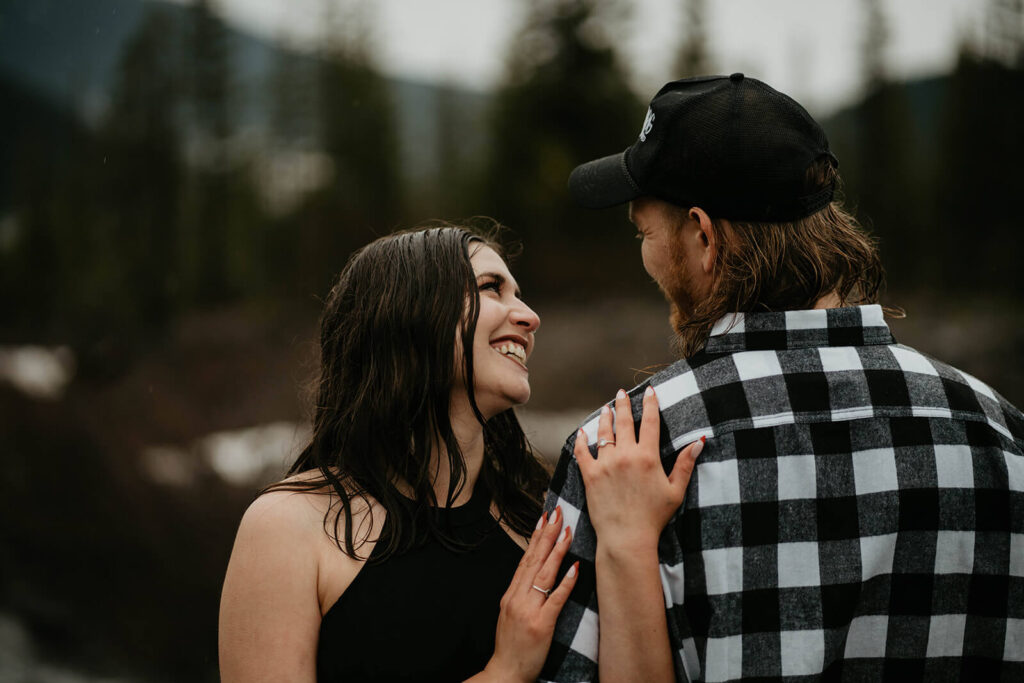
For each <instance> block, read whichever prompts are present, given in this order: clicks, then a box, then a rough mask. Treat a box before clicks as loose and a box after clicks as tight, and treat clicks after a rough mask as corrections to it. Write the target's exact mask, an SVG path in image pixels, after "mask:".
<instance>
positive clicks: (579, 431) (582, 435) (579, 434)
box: [576, 427, 587, 439]
mask: <svg viewBox="0 0 1024 683" xmlns="http://www.w3.org/2000/svg"><path fill="white" fill-rule="evenodd" d="M576 438H577V439H585V438H587V433H586V432H585V431H583V427H580V428H579V429H577V430H576Z"/></svg>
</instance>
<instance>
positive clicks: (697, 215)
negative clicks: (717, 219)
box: [687, 206, 718, 275]
mask: <svg viewBox="0 0 1024 683" xmlns="http://www.w3.org/2000/svg"><path fill="white" fill-rule="evenodd" d="M687 216H688V217H689V218H690V219H691V220H693V221H694V223H696V224H697V226H698V230H699V235H698V237H699V239H700V243H701V245H702V250H701V251H700V265H701V268H702V269H703V270H704V272H705V273H706V274H708V275H710V274H711V273H712V272H713V271H714V268H715V260H716V259H717V258H718V242H717V240H716V238H717V236H718V231H717V229H716V227H715V224H714V222H712V220H711V217H710V216H708V214H707V212H706V211H705V210H704V209H702V208H700V207H699V206H694V207H691V208H690V210H689V211H688V212H687Z"/></svg>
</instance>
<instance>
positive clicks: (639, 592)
mask: <svg viewBox="0 0 1024 683" xmlns="http://www.w3.org/2000/svg"><path fill="white" fill-rule="evenodd" d="M658 424H659V414H658V399H657V397H656V396H655V395H654V390H653V389H651V388H648V389H647V391H646V393H645V394H644V399H643V417H642V418H641V422H640V437H639V439H637V438H636V437H635V436H634V434H635V432H634V430H633V415H632V410H631V407H630V403H629V398H628V397H627V396H626V393H625V392H624V391H619V393H618V396H617V397H616V400H615V430H614V432H613V430H612V415H611V410H610V409H609V408H608V407H607V406H605V407H604V408H603V409H602V412H601V417H600V420H599V423H598V432H597V436H598V443H599V444H600V443H601V440H602V439H605V440H607V445H604V446H600V445H599V448H598V458H597V459H594V458H593V457H591V455H590V452H589V450H588V447H587V437H586V435H585V434H583V433H582V430H581V433H580V434H577V436H576V444H575V451H574V452H575V455H576V461H577V463H578V464H579V467H580V473H581V474H582V475H583V481H584V485H585V486H586V489H587V508H588V509H589V512H590V521H591V523H592V524H593V526H594V531H595V532H596V534H597V552H596V555H595V569H596V572H597V581H596V584H597V586H596V587H597V597H598V601H599V605H600V611H599V617H598V618H599V633H600V636H599V644H598V647H599V655H598V671H599V672H600V676H601V678H602V679H603V680H608V681H645V682H656V681H674V680H675V674H674V670H673V665H672V651H671V647H670V644H669V638H668V624H667V622H666V617H665V597H664V593H663V591H662V587H661V576H660V572H659V569H658V537H659V536H660V535H661V531H662V529H664V527H665V525H666V524H667V523H668V521H669V519H671V518H672V515H673V514H675V512H676V510H678V509H679V507H680V506H681V505H682V502H683V496H684V494H685V493H686V486H687V484H689V482H690V475H691V474H692V473H693V467H694V460H695V459H696V457H697V455H698V454H699V453H700V450H701V448H702V446H703V442H702V441H698V442H696V443H693V444H690V445H689V446H688V447H687V448H685V449H683V451H682V452H681V453H679V455H678V456H677V458H676V464H675V467H674V468H673V470H672V473H671V474H670V475H669V476H668V477H666V476H665V471H664V469H663V467H662V464H661V459H660V456H659V451H658Z"/></svg>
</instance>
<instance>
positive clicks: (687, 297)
mask: <svg viewBox="0 0 1024 683" xmlns="http://www.w3.org/2000/svg"><path fill="white" fill-rule="evenodd" d="M672 263H673V265H674V267H673V269H672V271H671V272H670V273H668V281H666V282H664V283H662V282H659V283H658V286H659V288H660V289H661V293H662V294H664V295H665V299H666V300H667V301H668V303H669V324H670V325H671V326H672V331H673V332H674V335H673V338H672V350H673V352H674V353H675V354H676V356H678V357H679V358H687V357H689V356H692V355H693V354H694V353H696V351H698V350H699V349H700V348H702V347H703V346H704V341H705V340H704V337H705V335H706V332H705V331H704V330H699V329H695V328H693V327H688V324H689V323H690V321H691V320H692V319H693V317H694V314H695V313H696V311H697V306H698V302H699V301H701V300H702V297H703V296H705V295H702V294H701V293H700V292H699V291H698V288H697V285H696V283H695V282H694V280H693V276H692V275H691V273H690V271H689V269H687V267H686V265H685V261H684V260H683V259H682V257H681V256H680V257H676V258H673V259H672Z"/></svg>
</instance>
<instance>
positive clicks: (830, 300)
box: [814, 292, 843, 309]
mask: <svg viewBox="0 0 1024 683" xmlns="http://www.w3.org/2000/svg"><path fill="white" fill-rule="evenodd" d="M842 305H843V301H842V299H840V298H839V295H838V294H836V293H835V292H829V293H828V294H826V295H825V296H823V297H821V298H820V299H818V300H817V301H816V302H814V308H816V309H818V308H839V307H841V306H842Z"/></svg>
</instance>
